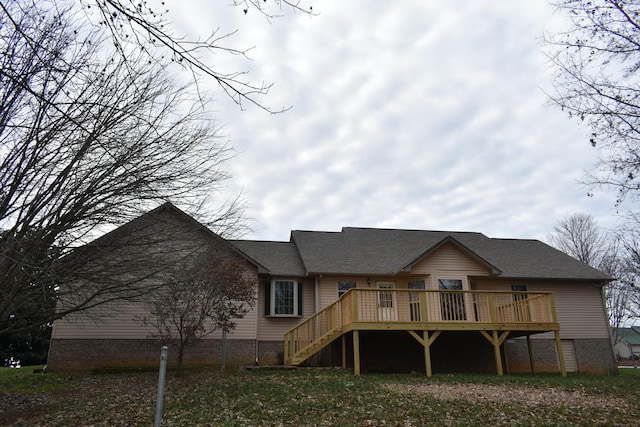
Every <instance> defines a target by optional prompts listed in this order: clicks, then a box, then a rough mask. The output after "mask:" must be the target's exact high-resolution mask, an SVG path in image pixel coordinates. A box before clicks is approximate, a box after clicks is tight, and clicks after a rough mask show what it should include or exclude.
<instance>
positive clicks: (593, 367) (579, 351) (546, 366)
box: [504, 339, 617, 374]
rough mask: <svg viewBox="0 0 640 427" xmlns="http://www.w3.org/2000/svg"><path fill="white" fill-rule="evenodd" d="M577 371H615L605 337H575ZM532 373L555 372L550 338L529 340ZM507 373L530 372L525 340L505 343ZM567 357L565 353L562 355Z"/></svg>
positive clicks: (553, 347) (556, 363)
mask: <svg viewBox="0 0 640 427" xmlns="http://www.w3.org/2000/svg"><path fill="white" fill-rule="evenodd" d="M573 344H574V347H575V351H576V362H577V365H578V372H582V373H590V374H616V373H617V366H616V363H615V359H614V357H613V351H612V349H611V343H610V342H609V340H608V339H575V340H573ZM531 348H532V351H533V369H534V372H536V373H540V372H558V371H559V367H558V358H557V354H556V344H555V341H554V340H551V339H532V340H531ZM504 351H505V355H506V364H507V372H509V373H529V372H531V364H530V361H529V350H528V349H527V342H526V341H525V340H511V341H508V342H506V343H505V345H504ZM565 357H566V355H565Z"/></svg>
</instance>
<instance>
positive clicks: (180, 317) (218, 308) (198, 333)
mask: <svg viewBox="0 0 640 427" xmlns="http://www.w3.org/2000/svg"><path fill="white" fill-rule="evenodd" d="M256 286H257V278H256V276H255V275H250V274H248V272H247V271H246V270H245V269H244V268H243V267H242V264H241V263H239V262H238V259H237V257H233V256H228V255H226V256H220V255H219V254H215V253H212V252H204V253H202V254H200V255H199V256H197V257H195V259H194V260H193V261H192V262H190V265H189V266H188V267H184V266H181V268H179V269H176V270H174V271H173V273H172V274H171V275H170V276H169V277H168V278H167V280H166V281H165V282H164V283H163V286H162V288H161V289H159V290H158V292H156V293H154V294H152V295H150V296H149V302H148V306H149V313H150V314H149V316H146V317H143V318H142V319H140V321H141V322H142V323H143V324H148V325H151V326H153V327H154V329H156V330H157V334H155V335H154V336H156V337H159V338H161V339H163V340H166V341H167V343H169V344H172V345H175V346H176V348H177V351H178V367H177V374H178V375H180V373H181V370H182V364H183V359H184V354H185V351H186V350H187V348H188V347H189V346H190V345H192V344H193V343H195V342H197V341H199V340H200V339H202V338H203V337H205V336H206V335H209V334H211V333H212V332H213V331H215V330H221V331H222V332H223V336H224V337H226V333H227V332H230V331H232V330H233V329H235V327H236V320H237V319H241V318H242V317H244V315H245V314H246V313H247V312H248V311H249V309H250V308H251V307H253V305H254V302H255V297H256V295H255V293H256ZM222 345H223V352H224V348H225V347H226V341H224V340H223V343H222ZM223 361H224V353H223ZM223 363H224V362H223ZM223 366H224V365H223Z"/></svg>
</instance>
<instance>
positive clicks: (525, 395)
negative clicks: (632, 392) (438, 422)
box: [384, 384, 630, 409]
mask: <svg viewBox="0 0 640 427" xmlns="http://www.w3.org/2000/svg"><path fill="white" fill-rule="evenodd" d="M384 387H385V388H386V389H387V390H391V391H395V392H398V393H402V394H428V395H429V396H430V397H433V398H434V399H438V400H458V401H459V400H461V399H462V400H466V401H469V402H472V403H499V404H512V405H522V406H540V405H549V406H567V407H574V408H576V407H577V408H593V407H598V408H610V407H617V408H621V409H624V408H629V407H630V405H629V404H628V403H627V402H625V401H624V400H622V399H617V398H610V397H605V396H598V395H595V394H588V393H586V392H583V391H568V390H560V389H555V388H540V387H522V386H516V385H513V384H509V385H494V384H387V385H385V386H384Z"/></svg>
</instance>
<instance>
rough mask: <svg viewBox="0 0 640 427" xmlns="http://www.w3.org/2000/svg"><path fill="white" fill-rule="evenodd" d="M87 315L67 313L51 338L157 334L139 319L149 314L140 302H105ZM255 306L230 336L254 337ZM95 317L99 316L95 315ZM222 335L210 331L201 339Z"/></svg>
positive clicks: (218, 332)
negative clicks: (68, 314) (106, 303)
mask: <svg viewBox="0 0 640 427" xmlns="http://www.w3.org/2000/svg"><path fill="white" fill-rule="evenodd" d="M87 314H90V316H87V315H86V314H85V315H74V316H68V317H67V318H64V319H62V320H58V321H56V322H55V324H54V326H53V331H52V336H51V338H52V339H145V338H150V337H152V336H154V335H156V334H157V331H156V329H155V328H154V327H153V326H151V325H145V324H143V322H142V321H141V319H142V318H144V317H145V316H148V315H149V312H148V310H147V308H146V307H145V306H144V305H143V304H132V303H118V304H115V303H114V304H108V305H105V306H102V307H100V308H96V309H94V310H92V311H91V312H89V313H87ZM255 315H256V314H255V309H254V310H252V311H250V312H249V313H247V314H246V315H245V317H244V318H242V319H238V320H237V321H236V323H237V326H236V328H235V330H233V331H232V332H230V333H229V335H228V337H229V338H232V339H255ZM97 316H99V317H97ZM221 336H222V332H221V331H214V332H213V333H211V334H209V335H207V336H206V337H205V339H215V338H220V337H221Z"/></svg>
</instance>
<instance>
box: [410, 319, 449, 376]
mask: <svg viewBox="0 0 640 427" xmlns="http://www.w3.org/2000/svg"><path fill="white" fill-rule="evenodd" d="M407 332H409V334H411V336H412V337H413V338H415V339H416V341H418V342H419V343H420V344H421V345H422V346H423V347H424V366H425V369H426V371H427V377H428V378H431V375H433V372H432V371H431V344H433V342H434V341H435V340H436V338H438V337H439V336H440V333H442V331H435V332H434V333H433V335H431V336H429V331H427V330H426V329H425V330H424V331H422V337H420V335H418V334H417V333H416V332H415V331H407Z"/></svg>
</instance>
